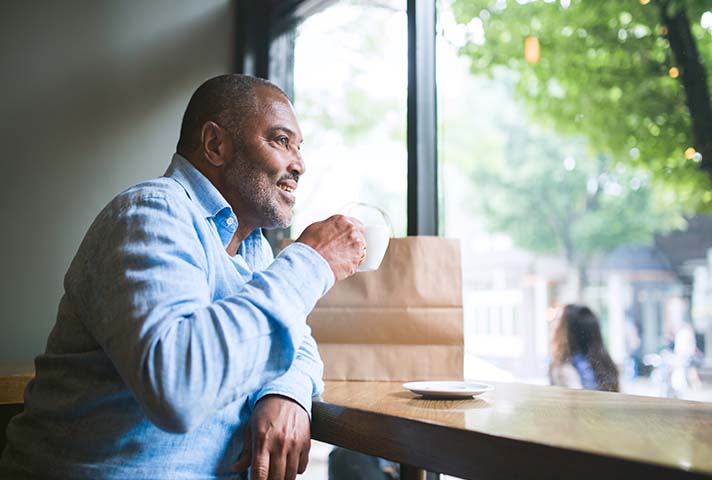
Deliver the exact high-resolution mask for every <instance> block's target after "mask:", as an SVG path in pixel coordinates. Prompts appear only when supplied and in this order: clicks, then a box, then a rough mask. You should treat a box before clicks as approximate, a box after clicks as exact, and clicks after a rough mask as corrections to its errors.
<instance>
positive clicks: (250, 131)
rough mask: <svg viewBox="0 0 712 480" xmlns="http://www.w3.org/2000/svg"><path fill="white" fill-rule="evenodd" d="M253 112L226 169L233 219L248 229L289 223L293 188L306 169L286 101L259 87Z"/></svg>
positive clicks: (298, 134)
mask: <svg viewBox="0 0 712 480" xmlns="http://www.w3.org/2000/svg"><path fill="white" fill-rule="evenodd" d="M256 94H257V102H258V108H257V111H258V114H257V115H255V118H253V119H248V120H247V121H246V122H244V124H245V126H244V128H243V131H242V132H241V135H240V141H237V142H236V143H235V155H234V156H233V158H232V159H231V161H230V163H229V165H227V168H226V170H225V177H224V181H225V187H226V192H225V194H226V195H225V196H226V198H227V200H228V201H229V202H230V204H231V206H232V208H233V210H234V211H235V214H236V215H237V218H238V221H239V222H240V223H243V222H244V224H245V225H246V226H250V227H251V228H258V227H262V228H285V227H287V226H289V225H290V224H291V223H292V208H293V207H294V202H295V200H296V198H295V196H294V194H293V191H294V190H296V188H297V182H298V181H299V176H300V175H302V174H303V173H304V171H305V166H304V162H303V161H302V156H301V154H300V152H299V146H300V144H301V142H302V132H301V130H300V128H299V125H298V123H297V118H296V116H295V114H294V110H293V109H292V106H291V104H290V103H289V101H288V100H287V99H286V98H285V97H284V96H283V95H281V94H280V93H279V92H276V91H274V90H272V89H269V88H266V87H258V88H257V91H256Z"/></svg>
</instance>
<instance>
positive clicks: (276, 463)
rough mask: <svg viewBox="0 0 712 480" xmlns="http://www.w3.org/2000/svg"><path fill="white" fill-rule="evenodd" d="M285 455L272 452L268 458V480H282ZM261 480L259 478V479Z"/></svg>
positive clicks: (283, 477)
mask: <svg viewBox="0 0 712 480" xmlns="http://www.w3.org/2000/svg"><path fill="white" fill-rule="evenodd" d="M286 464H287V455H285V453H284V452H272V454H271V455H270V456H269V477H267V478H268V479H269V480H284V479H285V478H287V477H285V476H284V472H285V468H286ZM260 478H261V477H260Z"/></svg>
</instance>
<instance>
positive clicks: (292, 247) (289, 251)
mask: <svg viewBox="0 0 712 480" xmlns="http://www.w3.org/2000/svg"><path fill="white" fill-rule="evenodd" d="M294 256H296V257H297V258H300V259H302V260H304V261H306V262H307V263H308V264H309V265H310V266H311V267H312V268H313V269H314V270H315V271H316V277H317V278H319V279H322V280H323V281H324V284H323V290H322V292H321V295H322V296H323V295H324V294H325V293H326V292H328V291H329V289H330V288H331V287H333V286H334V282H335V281H336V279H335V278H334V272H333V271H331V267H330V266H329V263H328V262H327V261H326V260H324V257H322V256H321V254H320V253H319V252H317V251H316V250H314V249H313V248H312V247H310V246H309V245H307V244H306V243H302V242H294V243H291V244H289V245H288V246H287V247H286V248H285V249H284V250H282V251H281V252H279V255H277V258H280V257H289V258H294Z"/></svg>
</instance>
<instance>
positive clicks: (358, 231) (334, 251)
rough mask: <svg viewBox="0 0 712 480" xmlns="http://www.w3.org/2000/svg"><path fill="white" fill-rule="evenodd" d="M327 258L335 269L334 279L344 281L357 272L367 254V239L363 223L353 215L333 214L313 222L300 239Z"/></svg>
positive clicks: (332, 269)
mask: <svg viewBox="0 0 712 480" xmlns="http://www.w3.org/2000/svg"><path fill="white" fill-rule="evenodd" d="M297 242H302V243H305V244H307V245H309V246H310V247H312V248H313V249H314V250H316V251H317V252H319V254H320V255H321V256H322V257H324V260H326V261H327V263H328V264H329V266H330V267H331V271H332V272H334V278H335V279H336V280H337V281H338V280H343V279H344V278H346V277H350V276H351V275H353V274H354V273H356V268H358V266H359V265H360V264H361V262H362V261H363V259H364V258H365V256H366V239H365V237H364V230H363V225H361V222H359V221H358V220H356V219H354V218H349V217H345V216H344V215H333V216H331V217H329V218H327V219H326V220H324V221H321V222H316V223H312V224H311V225H309V226H308V227H307V228H306V229H305V230H304V232H302V234H301V235H300V236H299V238H297Z"/></svg>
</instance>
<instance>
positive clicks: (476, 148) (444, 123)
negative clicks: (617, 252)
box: [440, 70, 685, 279]
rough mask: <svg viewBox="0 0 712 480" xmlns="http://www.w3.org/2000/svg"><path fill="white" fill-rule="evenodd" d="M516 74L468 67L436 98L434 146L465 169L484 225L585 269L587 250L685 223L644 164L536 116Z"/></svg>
mask: <svg viewBox="0 0 712 480" xmlns="http://www.w3.org/2000/svg"><path fill="white" fill-rule="evenodd" d="M516 83H517V76H516V75H515V74H513V73H512V72H509V71H503V70H499V71H497V72H494V73H493V78H491V79H488V78H486V77H483V76H481V75H480V76H471V77H470V78H469V79H468V80H467V87H466V88H464V89H463V91H462V93H461V94H460V95H458V97H457V98H456V100H457V101H442V102H440V105H441V106H442V109H441V111H443V110H444V111H445V116H444V118H442V119H441V133H442V135H441V140H442V144H441V147H440V155H441V157H442V158H443V159H444V161H445V162H446V164H447V165H448V167H449V168H453V169H455V170H456V171H459V172H463V173H464V174H465V175H466V176H467V178H468V179H469V182H470V184H471V188H470V194H469V196H468V198H466V199H465V205H464V206H465V207H466V208H469V209H470V210H472V211H473V213H475V215H476V216H477V217H479V218H481V219H482V220H483V221H484V223H485V225H486V228H487V230H488V231H490V232H503V233H506V234H507V235H508V236H509V237H510V238H511V239H512V241H513V242H514V243H515V244H516V245H517V246H519V247H520V248H523V249H525V250H528V251H530V252H536V253H543V254H551V255H561V256H563V257H564V258H566V260H567V261H568V262H569V264H570V265H571V266H572V267H575V268H576V269H577V270H579V272H580V274H581V275H582V276H583V277H584V279H585V270H586V267H587V265H588V263H589V260H590V259H591V258H592V257H593V256H594V255H596V254H603V253H606V252H608V251H611V250H613V249H614V248H615V247H617V246H619V245H623V244H629V243H633V244H649V243H650V242H651V241H652V239H653V235H654V234H655V233H659V232H665V231H668V230H671V229H673V228H683V227H684V226H685V219H684V217H683V215H682V210H681V208H680V207H679V206H678V205H675V204H674V202H673V204H671V205H665V204H663V203H661V202H656V201H655V195H654V192H656V191H657V186H656V185H654V184H653V182H652V179H651V175H650V174H649V173H648V172H646V171H644V170H642V169H638V168H633V167H631V166H629V165H627V164H624V163H623V162H619V161H618V160H616V159H615V158H614V157H612V156H611V155H609V154H605V153H601V152H599V153H592V150H593V149H592V148H591V146H590V141H589V140H588V139H587V138H586V137H585V136H583V135H574V136H565V135H562V134H559V133H558V132H556V131H554V130H553V129H552V128H551V127H550V126H548V125H543V124H539V123H537V122H535V121H533V120H532V119H531V118H530V116H528V115H527V114H526V112H525V111H524V110H523V107H522V106H521V105H519V104H520V103H521V102H516V100H515V98H514V97H515V94H514V91H515V88H516ZM443 100H444V99H443ZM445 194H447V192H445ZM446 213H447V212H446Z"/></svg>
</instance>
